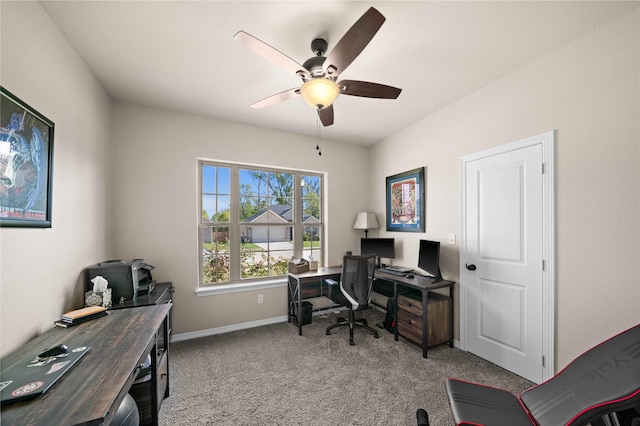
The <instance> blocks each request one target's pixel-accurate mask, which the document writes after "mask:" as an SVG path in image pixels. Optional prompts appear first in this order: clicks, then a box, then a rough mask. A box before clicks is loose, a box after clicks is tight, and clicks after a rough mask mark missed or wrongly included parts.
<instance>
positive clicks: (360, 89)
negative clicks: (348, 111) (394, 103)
mask: <svg viewBox="0 0 640 426" xmlns="http://www.w3.org/2000/svg"><path fill="white" fill-rule="evenodd" d="M337 84H338V87H340V93H341V94H343V95H351V96H362V97H364V98H378V99H396V98H397V97H398V96H400V92H402V89H398V88H397V87H392V86H387V85H386V84H378V83H371V82H368V81H358V80H341V81H339V82H338V83H337Z"/></svg>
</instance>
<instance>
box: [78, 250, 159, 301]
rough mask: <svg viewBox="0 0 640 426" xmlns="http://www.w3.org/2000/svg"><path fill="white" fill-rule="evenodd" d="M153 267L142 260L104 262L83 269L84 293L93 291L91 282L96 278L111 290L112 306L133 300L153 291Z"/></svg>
mask: <svg viewBox="0 0 640 426" xmlns="http://www.w3.org/2000/svg"><path fill="white" fill-rule="evenodd" d="M153 269H154V267H153V266H151V265H149V264H147V263H144V262H143V259H133V260H131V261H130V262H123V261H122V260H120V259H113V260H105V261H104V262H100V263H96V264H95V265H91V266H89V267H88V268H86V269H85V276H86V279H85V291H90V290H92V289H93V283H92V282H91V280H92V279H94V278H95V277H97V276H102V277H103V278H104V279H105V280H107V282H108V283H109V284H108V286H107V287H108V288H111V300H113V304H114V305H115V304H117V303H120V302H124V301H129V300H135V299H136V298H137V297H138V296H143V295H145V294H148V293H150V292H151V291H153V289H154V287H155V281H154V280H153V279H152V278H151V271H152V270H153Z"/></svg>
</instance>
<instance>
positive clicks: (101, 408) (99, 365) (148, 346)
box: [2, 304, 171, 426]
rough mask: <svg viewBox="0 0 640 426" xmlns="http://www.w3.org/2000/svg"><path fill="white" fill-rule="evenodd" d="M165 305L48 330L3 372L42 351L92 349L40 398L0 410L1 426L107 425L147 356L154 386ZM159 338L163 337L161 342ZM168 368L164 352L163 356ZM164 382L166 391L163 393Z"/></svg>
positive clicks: (116, 312)
mask: <svg viewBox="0 0 640 426" xmlns="http://www.w3.org/2000/svg"><path fill="white" fill-rule="evenodd" d="M170 309H171V305H170V304H163V305H159V306H143V307H138V308H133V309H118V310H114V311H109V315H107V316H105V317H101V318H97V319H95V320H91V321H88V322H85V323H82V324H79V325H76V326H74V327H70V328H60V327H52V328H51V329H50V330H48V331H47V332H45V333H43V334H41V335H40V336H38V337H36V338H35V339H32V340H31V341H29V342H27V343H26V344H25V345H23V346H22V347H21V348H19V349H18V350H16V351H14V352H13V353H11V354H9V355H8V356H6V357H5V358H3V359H2V368H3V369H6V368H9V367H11V366H12V365H15V364H16V363H24V362H25V360H26V362H29V361H30V360H32V359H33V358H34V357H35V356H36V355H37V354H38V353H40V352H41V351H42V350H43V349H44V348H47V347H50V346H54V345H59V344H66V345H68V346H69V348H73V347H78V346H91V349H90V350H89V352H88V353H87V354H86V355H85V356H84V357H83V358H81V359H80V361H79V362H78V363H77V364H76V365H75V366H74V367H73V368H71V369H70V370H69V371H68V372H67V373H66V374H65V375H64V376H62V377H61V378H60V379H59V380H58V382H57V383H55V384H54V385H53V387H52V388H51V389H49V390H48V391H47V392H46V393H45V394H44V395H41V396H39V397H37V398H35V399H31V400H26V401H20V402H16V403H11V404H7V405H3V406H2V424H3V425H12V424H20V425H23V424H29V425H47V426H48V425H53V424H55V425H80V424H83V425H84V424H106V425H108V424H109V423H110V422H111V419H112V418H113V416H114V415H115V413H116V410H117V409H118V407H119V406H120V403H121V402H122V400H123V399H124V397H125V396H126V394H127V392H128V391H129V388H130V387H131V385H132V384H133V381H134V380H135V378H136V376H137V374H138V371H139V366H140V364H142V362H143V361H144V360H145V359H146V357H147V355H148V354H151V359H152V362H151V368H152V370H151V374H152V376H153V381H154V382H156V376H157V374H158V371H157V369H156V365H157V356H158V354H159V352H160V350H161V349H162V348H159V347H158V346H157V345H158V344H159V343H157V342H158V340H159V339H164V342H168V335H167V333H168V324H167V318H168V315H169V311H170ZM160 335H162V336H160ZM162 356H166V357H167V359H166V362H167V367H168V356H169V353H168V346H167V348H165V350H164V351H163V354H162ZM168 380H169V378H168V377H167V390H166V392H168V386H169V385H168ZM152 391H153V392H154V393H153V394H152V395H151V401H152V405H153V407H154V410H153V411H154V413H156V414H155V415H154V419H153V422H154V424H156V425H157V424H158V417H157V409H156V408H157V407H158V406H159V404H160V401H158V397H157V394H156V393H155V392H156V391H157V389H153V390H152Z"/></svg>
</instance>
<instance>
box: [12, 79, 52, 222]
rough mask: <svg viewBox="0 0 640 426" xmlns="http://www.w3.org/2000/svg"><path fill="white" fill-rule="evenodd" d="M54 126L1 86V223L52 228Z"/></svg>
mask: <svg viewBox="0 0 640 426" xmlns="http://www.w3.org/2000/svg"><path fill="white" fill-rule="evenodd" d="M53 129H54V124H53V122H52V121H51V120H49V119H48V118H46V117H45V116H43V115H42V114H40V113H39V112H38V111H36V110H34V109H33V108H31V107H30V106H29V105H27V104H26V103H24V102H22V101H21V100H20V99H18V98H17V97H16V96H14V95H13V94H11V92H9V91H8V90H6V89H5V88H4V87H1V86H0V226H14V227H23V228H51V185H52V180H53Z"/></svg>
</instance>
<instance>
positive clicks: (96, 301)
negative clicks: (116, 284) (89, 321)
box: [84, 288, 112, 308]
mask: <svg viewBox="0 0 640 426" xmlns="http://www.w3.org/2000/svg"><path fill="white" fill-rule="evenodd" d="M84 306H103V307H105V308H110V307H111V306H112V302H111V289H110V288H107V289H105V290H104V291H93V290H92V291H87V292H86V293H85V294H84Z"/></svg>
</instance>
